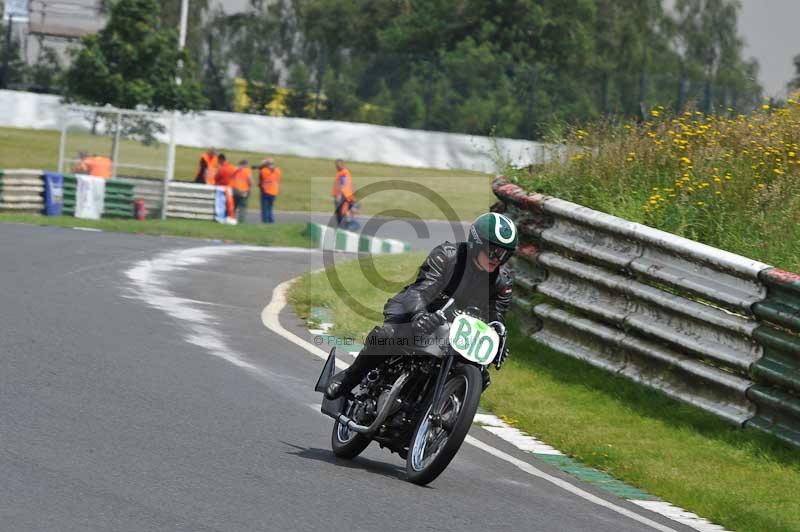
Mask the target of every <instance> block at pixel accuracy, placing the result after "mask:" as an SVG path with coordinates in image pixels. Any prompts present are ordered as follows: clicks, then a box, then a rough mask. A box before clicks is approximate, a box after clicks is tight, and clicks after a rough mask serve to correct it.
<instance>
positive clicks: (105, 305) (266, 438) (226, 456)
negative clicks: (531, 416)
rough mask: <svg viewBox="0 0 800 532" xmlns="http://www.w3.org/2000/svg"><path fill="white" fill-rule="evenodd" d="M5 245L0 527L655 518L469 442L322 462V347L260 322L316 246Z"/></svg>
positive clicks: (61, 232) (569, 522)
mask: <svg viewBox="0 0 800 532" xmlns="http://www.w3.org/2000/svg"><path fill="white" fill-rule="evenodd" d="M192 248H202V249H201V250H200V251H197V250H193V249H192ZM0 250H2V251H0V254H1V255H0V256H1V257H2V259H0V294H2V298H1V299H0V302H1V304H0V331H1V332H0V479H2V480H1V481H0V530H8V531H16V532H23V531H51V530H52V531H87V530H98V531H118V530H119V531H123V530H124V531H132V532H142V531H149V530H154V531H178V530H180V531H193V532H202V531H225V532H238V531H265V530H281V531H287V530H304V531H305V530H308V531H326V532H328V531H330V532H335V531H360V530H363V531H401V530H402V531H417V530H425V531H434V530H452V531H459V532H462V531H487V530H498V531H499V530H503V531H507V530H508V531H523V530H526V531H527V530H533V531H559V532H560V531H593V532H594V531H609V532H618V531H627V530H630V531H633V530H652V529H653V527H652V526H647V525H646V524H644V523H643V522H642V521H637V520H634V519H632V518H630V517H628V516H625V515H622V514H620V513H619V512H617V511H613V510H612V509H610V508H608V507H604V506H601V505H598V504H596V503H593V502H591V501H589V500H586V499H585V498H581V497H579V496H576V495H574V494H573V493H570V492H568V491H566V490H564V489H561V488H559V487H557V486H555V485H553V484H552V483H550V482H546V481H544V480H542V479H540V478H538V477H535V476H533V475H531V474H529V473H527V472H525V471H523V470H522V469H520V468H519V467H516V466H515V465H513V464H511V463H509V462H508V461H503V460H501V459H499V458H497V457H495V456H493V455H491V454H489V453H487V452H485V451H484V450H481V449H478V448H476V447H475V446H470V445H465V446H464V447H462V449H461V451H460V453H459V455H458V456H457V457H456V459H455V460H454V461H453V463H452V464H451V465H450V467H449V468H448V470H447V471H445V473H444V474H443V475H442V476H441V477H440V478H439V479H438V480H437V481H435V482H434V483H433V484H431V485H430V486H429V487H427V488H420V487H417V486H414V485H412V484H410V483H408V482H405V481H404V480H403V477H404V462H403V461H401V460H400V459H399V457H398V456H397V455H392V454H389V453H388V452H384V451H381V450H379V449H378V448H377V446H374V448H373V447H372V446H371V447H370V448H369V449H368V450H367V451H366V452H365V453H364V454H363V455H362V457H359V458H357V459H356V460H355V461H353V462H346V461H340V460H337V459H335V458H334V457H333V455H332V453H331V452H330V447H329V441H330V431H331V426H332V422H331V420H330V419H328V418H326V417H324V416H322V414H320V413H319V412H318V410H315V409H314V405H317V404H318V403H319V402H320V396H319V394H317V393H315V392H313V391H312V387H313V384H314V382H315V381H316V378H317V376H318V374H319V371H320V368H321V361H320V360H319V359H318V358H316V357H315V356H313V355H311V354H309V353H308V352H307V351H306V350H304V349H302V348H300V347H298V346H297V345H295V344H293V343H291V342H289V341H287V340H286V339H284V338H283V337H282V336H279V335H278V334H276V333H274V332H272V331H271V330H269V329H267V328H266V327H265V326H264V325H263V323H262V321H261V312H262V309H264V307H265V305H267V303H268V302H269V301H270V299H271V297H272V291H273V289H274V288H275V286H277V285H278V284H279V283H281V282H283V281H286V280H287V279H290V278H292V277H294V276H296V275H298V274H299V273H301V272H302V271H304V270H307V269H309V268H318V267H320V265H321V256H320V254H319V252H318V251H290V250H284V251H281V250H271V249H268V248H261V249H254V248H245V247H235V246H225V245H220V244H214V243H210V242H202V241H197V240H186V239H177V238H169V237H152V236H139V235H125V234H114V233H101V232H84V231H76V230H71V229H59V228H48V227H34V226H24V225H12V224H1V225H0ZM187 257H188V258H187ZM183 259H185V260H183ZM181 260H183V262H181ZM280 321H281V324H282V326H283V327H285V328H286V329H288V330H289V331H291V332H293V333H295V334H297V335H299V336H302V337H303V338H309V339H310V335H309V334H308V333H307V332H306V331H305V330H304V328H303V327H302V324H300V323H299V322H298V320H297V319H295V318H294V317H293V315H292V314H291V313H290V311H289V309H286V310H284V312H283V313H282V314H281V316H280ZM471 435H472V436H473V437H475V438H478V439H480V440H481V441H482V442H484V443H486V444H488V445H490V446H492V447H494V448H496V449H499V450H501V451H503V452H505V453H508V454H510V455H512V456H514V457H515V458H517V459H519V460H523V461H526V462H529V463H531V464H533V465H535V466H536V467H537V468H538V469H541V470H543V471H546V472H547V473H549V474H550V475H553V476H555V477H558V478H562V479H566V480H568V481H569V482H570V483H572V484H575V485H578V486H580V487H581V489H583V490H585V491H587V492H590V493H592V494H593V495H595V496H596V497H599V498H601V499H603V500H605V501H608V502H610V503H611V504H612V505H615V506H617V507H621V508H625V509H626V510H628V511H631V512H635V513H636V514H638V515H639V516H642V517H644V518H646V519H649V520H650V522H652V523H653V524H658V525H660V526H658V529H661V530H688V529H687V528H686V527H684V526H682V525H680V524H678V523H676V522H674V521H670V520H669V519H666V518H664V517H662V516H660V515H657V514H654V513H650V512H647V511H645V510H643V509H641V508H638V507H636V506H634V505H632V504H630V503H628V502H626V501H624V500H621V499H617V498H615V497H613V496H611V495H609V494H606V493H604V492H601V491H598V490H595V489H593V488H591V487H589V486H586V485H581V484H580V483H579V482H577V481H574V480H573V479H571V478H570V477H567V476H565V475H564V474H562V473H560V472H559V471H557V470H555V469H552V468H550V467H548V466H547V465H546V464H543V463H540V462H537V461H536V460H535V459H533V458H532V457H530V456H529V455H527V454H526V453H524V452H521V451H518V450H517V449H515V448H514V447H512V446H511V445H510V444H508V443H506V442H504V441H502V440H500V439H498V438H496V437H494V436H493V435H492V434H489V433H487V431H485V430H482V429H479V428H474V429H473V431H472V433H471Z"/></svg>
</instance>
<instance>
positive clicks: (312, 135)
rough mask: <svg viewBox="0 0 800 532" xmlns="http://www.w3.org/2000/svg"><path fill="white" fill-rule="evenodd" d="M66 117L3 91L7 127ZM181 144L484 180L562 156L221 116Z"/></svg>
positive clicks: (520, 143)
mask: <svg viewBox="0 0 800 532" xmlns="http://www.w3.org/2000/svg"><path fill="white" fill-rule="evenodd" d="M64 116H66V115H65V114H64V113H63V106H62V104H61V101H60V98H59V97H58V96H52V95H42V94H33V93H28V92H18V91H0V126H3V127H18V128H33V129H61V124H62V120H63V117H64ZM70 120H71V122H70V127H87V128H88V122H86V121H85V120H84V119H82V118H79V117H77V116H71V118H70ZM165 123H166V122H165ZM176 137H177V143H178V144H179V145H182V146H190V147H196V148H206V147H209V146H214V147H217V148H226V149H236V150H245V151H254V152H259V153H263V154H265V155H268V154H282V155H298V156H301V157H320V158H326V159H336V158H342V159H345V160H348V161H358V162H371V163H384V164H394V165H401V166H411V167H419V168H441V169H451V168H452V169H460V170H475V171H481V172H494V171H495V170H496V167H495V162H494V159H495V156H494V155H493V153H494V152H496V151H499V152H500V153H501V154H502V156H503V157H504V158H506V159H508V160H511V161H512V162H514V163H515V164H517V165H527V164H531V163H534V162H542V161H543V160H545V159H549V158H551V157H552V156H554V155H556V154H557V153H558V152H559V150H558V149H557V148H554V147H552V146H549V145H545V144H542V143H539V142H532V141H526V140H515V139H505V138H498V139H491V138H489V137H480V136H473V135H459V134H453V133H437V132H433V131H421V130H413V129H401V128H396V127H386V126H375V125H371V124H357V123H352V122H337V121H329V120H309V119H304V118H279V117H269V116H259V115H248V114H241V113H222V112H217V111H207V112H204V113H198V114H192V115H183V116H180V117H179V118H178V127H177V131H176ZM161 140H162V141H166V138H165V139H161Z"/></svg>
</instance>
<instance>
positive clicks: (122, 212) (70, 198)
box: [62, 175, 134, 218]
mask: <svg viewBox="0 0 800 532" xmlns="http://www.w3.org/2000/svg"><path fill="white" fill-rule="evenodd" d="M76 187H77V178H76V177H75V176H74V175H65V176H64V208H63V209H62V213H63V214H65V215H69V216H74V215H75V194H76ZM133 196H134V195H133V185H132V184H130V183H125V182H121V181H119V180H117V179H109V180H108V181H106V194H105V199H104V204H103V217H104V218H106V217H109V218H132V217H133V199H134V198H133Z"/></svg>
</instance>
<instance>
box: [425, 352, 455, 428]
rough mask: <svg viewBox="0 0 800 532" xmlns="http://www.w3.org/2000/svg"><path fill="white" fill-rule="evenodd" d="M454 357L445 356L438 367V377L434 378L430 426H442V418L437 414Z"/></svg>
mask: <svg viewBox="0 0 800 532" xmlns="http://www.w3.org/2000/svg"><path fill="white" fill-rule="evenodd" d="M454 359H455V355H446V356H445V357H444V359H443V360H442V365H441V366H440V367H439V375H437V376H436V384H435V386H434V388H433V400H432V401H431V414H430V420H431V424H432V425H433V426H436V427H441V426H442V416H441V413H440V412H439V403H440V402H441V400H442V392H443V391H444V384H445V383H446V382H447V375H448V373H450V369H451V368H452V367H453V360H454Z"/></svg>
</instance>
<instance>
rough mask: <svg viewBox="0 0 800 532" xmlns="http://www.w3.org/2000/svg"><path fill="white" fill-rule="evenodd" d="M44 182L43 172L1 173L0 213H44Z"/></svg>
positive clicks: (10, 171)
mask: <svg viewBox="0 0 800 532" xmlns="http://www.w3.org/2000/svg"><path fill="white" fill-rule="evenodd" d="M43 194H44V181H43V180H42V172H41V170H27V169H23V170H5V171H2V172H0V211H13V212H36V213H39V212H42V209H44V198H43Z"/></svg>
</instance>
